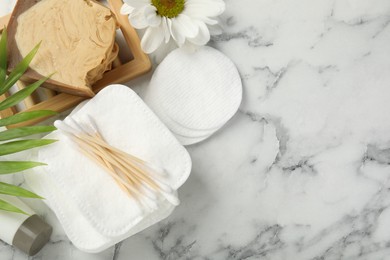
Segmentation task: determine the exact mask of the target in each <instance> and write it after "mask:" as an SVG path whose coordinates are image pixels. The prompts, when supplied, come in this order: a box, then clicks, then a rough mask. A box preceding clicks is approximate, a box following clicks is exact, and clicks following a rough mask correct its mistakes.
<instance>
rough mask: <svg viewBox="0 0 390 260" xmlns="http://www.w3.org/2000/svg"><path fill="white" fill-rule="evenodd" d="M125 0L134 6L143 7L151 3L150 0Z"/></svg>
mask: <svg viewBox="0 0 390 260" xmlns="http://www.w3.org/2000/svg"><path fill="white" fill-rule="evenodd" d="M124 2H125V3H126V4H128V5H130V6H131V7H134V8H142V7H145V6H146V5H150V1H149V0H124Z"/></svg>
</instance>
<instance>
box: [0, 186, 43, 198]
mask: <svg viewBox="0 0 390 260" xmlns="http://www.w3.org/2000/svg"><path fill="white" fill-rule="evenodd" d="M0 194H5V195H10V196H18V197H23V198H33V199H43V198H42V197H41V196H39V195H37V194H35V193H34V192H31V191H29V190H26V189H23V188H21V187H18V186H15V185H12V184H8V183H4V182H0Z"/></svg>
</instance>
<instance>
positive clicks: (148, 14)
mask: <svg viewBox="0 0 390 260" xmlns="http://www.w3.org/2000/svg"><path fill="white" fill-rule="evenodd" d="M156 11H157V9H156V7H154V6H151V5H149V6H147V7H145V11H144V14H145V19H146V22H147V23H148V24H149V25H150V26H153V27H156V26H159V25H160V23H161V16H159V15H157V13H156Z"/></svg>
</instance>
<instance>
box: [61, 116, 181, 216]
mask: <svg viewBox="0 0 390 260" xmlns="http://www.w3.org/2000/svg"><path fill="white" fill-rule="evenodd" d="M68 120H69V123H65V122H61V121H56V122H55V126H56V127H57V128H58V129H59V130H61V131H62V132H64V133H65V134H66V135H68V136H69V137H70V138H71V140H73V141H74V142H75V143H76V144H77V145H78V146H79V148H80V150H81V151H82V152H83V154H85V155H86V156H87V157H88V158H90V159H91V160H93V161H94V162H96V163H97V164H98V165H100V166H101V167H102V168H103V169H104V170H105V171H107V172H108V173H109V174H110V176H111V177H113V179H114V180H115V181H116V182H117V184H118V186H119V187H120V188H121V189H122V190H123V191H125V192H126V193H127V194H128V195H129V196H130V197H133V198H134V199H136V201H138V202H139V203H141V205H144V206H145V207H146V208H148V209H150V210H155V209H156V208H157V196H156V194H161V195H162V196H163V197H164V198H165V199H166V200H168V201H169V202H170V203H172V204H174V205H178V204H179V200H178V198H177V195H176V193H175V191H174V190H173V189H172V188H171V187H170V186H169V185H168V184H167V182H166V181H165V180H164V179H165V177H167V175H166V172H165V170H164V169H162V168H159V167H157V166H155V165H152V164H150V163H148V162H146V161H144V160H142V159H140V158H138V157H136V156H133V155H131V154H128V153H125V152H123V151H121V150H119V149H117V148H115V147H113V146H111V145H109V144H108V143H107V142H106V140H104V138H103V137H102V135H101V134H100V133H99V131H98V127H97V125H96V123H95V121H94V120H93V118H92V117H90V116H89V115H87V116H86V118H85V120H80V119H79V118H68Z"/></svg>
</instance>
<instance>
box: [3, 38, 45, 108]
mask: <svg viewBox="0 0 390 260" xmlns="http://www.w3.org/2000/svg"><path fill="white" fill-rule="evenodd" d="M40 45H41V44H40V43H39V44H37V46H35V47H34V49H32V51H31V52H30V53H29V54H27V56H26V57H25V58H24V59H23V60H22V61H21V62H20V63H19V64H18V65H16V67H15V69H14V70H13V71H12V72H11V73H10V74H9V76H8V78H7V80H6V81H5V82H4V84H2V86H0V95H2V94H4V93H5V92H6V91H7V90H8V89H10V88H11V87H12V86H13V85H14V84H15V83H16V81H18V80H19V79H20V78H21V77H22V76H23V74H24V73H25V72H26V70H27V69H28V66H29V65H30V63H31V61H32V59H33V58H34V56H35V54H36V53H37V51H38V49H39V46H40ZM0 110H2V109H1V108H0Z"/></svg>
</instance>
